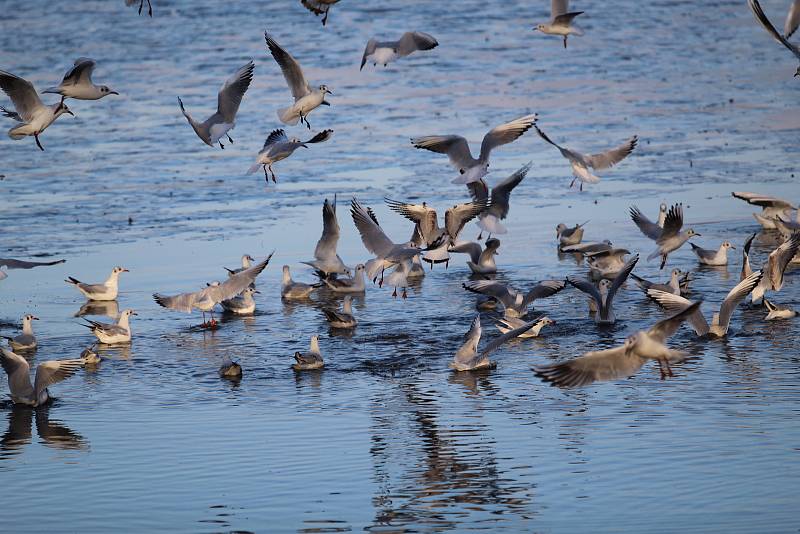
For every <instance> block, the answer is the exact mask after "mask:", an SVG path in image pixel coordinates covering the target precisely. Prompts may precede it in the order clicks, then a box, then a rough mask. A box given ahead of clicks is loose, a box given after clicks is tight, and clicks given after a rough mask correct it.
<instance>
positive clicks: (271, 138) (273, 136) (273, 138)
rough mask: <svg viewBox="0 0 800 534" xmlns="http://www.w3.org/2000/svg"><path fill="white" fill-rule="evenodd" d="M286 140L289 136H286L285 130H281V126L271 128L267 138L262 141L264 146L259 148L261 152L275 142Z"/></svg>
mask: <svg viewBox="0 0 800 534" xmlns="http://www.w3.org/2000/svg"><path fill="white" fill-rule="evenodd" d="M287 141H289V138H288V137H286V132H284V131H283V128H279V129H277V130H272V131H271V132H270V133H269V135H268V136H267V140H266V141H264V146H263V147H262V148H261V152H264V151H265V150H266V149H267V148H269V147H270V146H272V145H274V144H275V143H285V142H287Z"/></svg>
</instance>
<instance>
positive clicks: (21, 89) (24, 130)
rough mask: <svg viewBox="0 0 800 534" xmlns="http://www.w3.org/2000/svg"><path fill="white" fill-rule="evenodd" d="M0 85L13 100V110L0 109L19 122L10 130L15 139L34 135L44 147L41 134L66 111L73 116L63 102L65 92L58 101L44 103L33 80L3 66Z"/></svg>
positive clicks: (37, 142) (37, 141) (9, 133)
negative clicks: (40, 139)
mask: <svg viewBox="0 0 800 534" xmlns="http://www.w3.org/2000/svg"><path fill="white" fill-rule="evenodd" d="M0 89H2V90H3V92H4V93H5V94H7V95H8V97H9V98H10V99H11V102H12V103H13V104H14V111H11V110H9V109H7V108H4V107H3V106H0V112H1V113H2V114H3V115H5V116H6V117H8V118H9V119H12V120H15V121H17V122H19V123H20V124H19V125H18V126H14V127H13V128H11V129H10V130H9V131H8V136H9V137H10V138H11V139H14V140H15V141H16V140H19V139H22V138H23V137H26V136H33V138H34V139H35V140H36V146H38V147H39V149H40V150H44V147H43V146H42V143H41V141H39V135H40V134H41V133H42V132H43V131H45V130H46V129H47V127H48V126H50V125H51V124H53V122H54V121H55V120H56V119H57V118H59V117H60V116H61V115H63V114H64V113H68V114H69V115H73V116H74V114H73V113H72V112H71V111H70V110H69V108H68V107H67V105H66V104H64V97H63V96H62V97H61V101H59V102H58V103H56V104H44V103H43V102H42V100H41V99H40V98H39V95H38V94H37V93H36V89H35V88H34V87H33V84H32V83H31V82H29V81H28V80H23V79H22V78H20V77H19V76H16V75H14V74H11V73H10V72H6V71H4V70H0Z"/></svg>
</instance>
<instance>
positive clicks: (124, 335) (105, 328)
mask: <svg viewBox="0 0 800 534" xmlns="http://www.w3.org/2000/svg"><path fill="white" fill-rule="evenodd" d="M131 315H139V314H138V313H136V312H135V311H133V310H124V311H123V312H122V313H121V314H119V319H117V322H116V324H108V323H98V322H97V321H87V324H84V325H83V326H85V327H86V328H88V329H89V330H91V331H92V334H94V335H95V337H96V338H97V339H98V340H99V341H100V343H105V344H107V345H111V344H114V343H128V342H129V341H130V340H131V334H132V332H131V325H130V316H131Z"/></svg>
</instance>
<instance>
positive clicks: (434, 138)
mask: <svg viewBox="0 0 800 534" xmlns="http://www.w3.org/2000/svg"><path fill="white" fill-rule="evenodd" d="M411 144H412V145H414V148H424V149H425V150H430V151H431V152H438V153H439V154H447V157H448V158H449V159H450V164H451V165H452V166H453V167H455V168H456V169H458V170H459V171H461V172H463V171H464V170H466V169H468V168H470V167H471V166H472V165H473V164H474V158H473V157H472V153H471V152H470V151H469V145H468V144H467V140H466V139H464V138H463V137H461V136H460V135H426V136H424V137H414V138H412V139H411Z"/></svg>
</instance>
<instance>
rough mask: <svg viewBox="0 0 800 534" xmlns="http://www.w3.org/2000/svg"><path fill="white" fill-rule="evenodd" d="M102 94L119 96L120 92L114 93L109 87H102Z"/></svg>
mask: <svg viewBox="0 0 800 534" xmlns="http://www.w3.org/2000/svg"><path fill="white" fill-rule="evenodd" d="M100 92H101V93H103V95H119V93H118V92H116V91H114V90H113V89H111V88H110V87H109V86H107V85H101V86H100Z"/></svg>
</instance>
